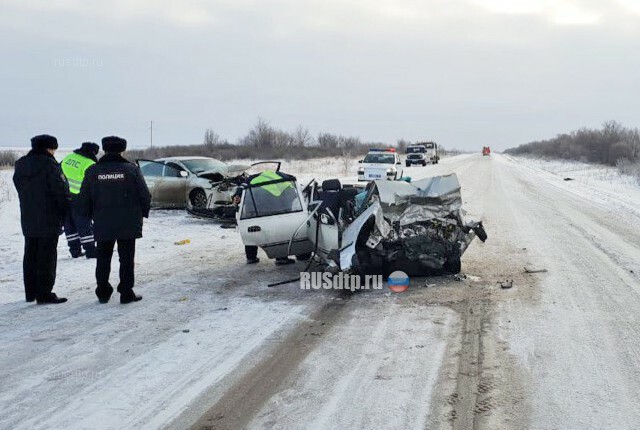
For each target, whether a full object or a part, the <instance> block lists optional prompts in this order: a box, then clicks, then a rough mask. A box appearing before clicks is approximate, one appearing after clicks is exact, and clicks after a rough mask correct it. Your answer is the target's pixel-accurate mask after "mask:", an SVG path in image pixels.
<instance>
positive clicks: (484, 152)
mask: <svg viewBox="0 0 640 430" xmlns="http://www.w3.org/2000/svg"><path fill="white" fill-rule="evenodd" d="M485 155H487V156H488V155H491V148H490V147H489V146H483V147H482V156H483V157H484V156H485Z"/></svg>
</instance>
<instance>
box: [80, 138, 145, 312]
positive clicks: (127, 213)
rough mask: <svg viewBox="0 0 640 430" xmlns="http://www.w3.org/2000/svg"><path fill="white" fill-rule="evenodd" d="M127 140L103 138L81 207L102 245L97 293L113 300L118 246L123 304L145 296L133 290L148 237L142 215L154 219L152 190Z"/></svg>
mask: <svg viewBox="0 0 640 430" xmlns="http://www.w3.org/2000/svg"><path fill="white" fill-rule="evenodd" d="M126 148H127V141H126V140H124V139H122V138H120V137H117V136H109V137H105V138H104V139H102V150H103V151H104V152H105V155H104V156H103V157H102V158H101V159H100V160H98V162H97V163H96V164H94V165H93V166H91V167H89V169H87V172H86V174H85V179H84V181H83V183H82V189H81V191H80V201H81V210H82V211H83V213H84V215H85V216H87V217H90V218H92V219H93V224H94V237H95V239H96V242H97V244H98V246H97V257H98V258H97V265H96V281H97V284H98V286H97V288H96V295H97V296H98V300H99V301H100V303H107V302H108V301H109V299H110V298H111V294H112V293H113V287H112V286H111V284H110V283H109V273H110V272H111V257H112V256H113V248H114V246H115V244H116V242H117V243H118V256H119V257H120V284H119V285H118V292H119V293H120V303H131V302H137V301H139V300H141V299H142V296H139V295H137V294H135V293H134V292H133V285H134V257H135V249H136V239H138V238H141V237H142V218H143V217H145V218H148V217H149V209H150V207H151V194H149V189H148V188H147V184H146V183H145V181H144V178H143V176H142V172H140V168H139V167H138V166H137V165H135V164H133V163H130V162H129V161H127V160H126V159H124V158H123V157H122V153H123V152H124V151H125V149H126Z"/></svg>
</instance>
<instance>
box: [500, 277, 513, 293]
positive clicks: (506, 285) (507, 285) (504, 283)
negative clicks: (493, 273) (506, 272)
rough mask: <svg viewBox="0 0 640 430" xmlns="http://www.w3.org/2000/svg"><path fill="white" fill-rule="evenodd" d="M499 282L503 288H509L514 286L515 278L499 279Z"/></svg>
mask: <svg viewBox="0 0 640 430" xmlns="http://www.w3.org/2000/svg"><path fill="white" fill-rule="evenodd" d="M498 284H500V288H502V289H503V290H507V289H509V288H511V287H513V279H511V280H508V279H507V280H506V281H498Z"/></svg>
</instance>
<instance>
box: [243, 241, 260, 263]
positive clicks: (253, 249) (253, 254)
mask: <svg viewBox="0 0 640 430" xmlns="http://www.w3.org/2000/svg"><path fill="white" fill-rule="evenodd" d="M244 255H245V256H246V257H247V260H254V259H255V258H257V257H258V247H257V246H251V245H245V247H244Z"/></svg>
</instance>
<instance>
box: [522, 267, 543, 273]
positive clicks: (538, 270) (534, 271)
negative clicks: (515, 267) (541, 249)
mask: <svg viewBox="0 0 640 430" xmlns="http://www.w3.org/2000/svg"><path fill="white" fill-rule="evenodd" d="M524 272H525V273H546V272H548V270H547V269H538V268H533V267H525V268H524Z"/></svg>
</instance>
